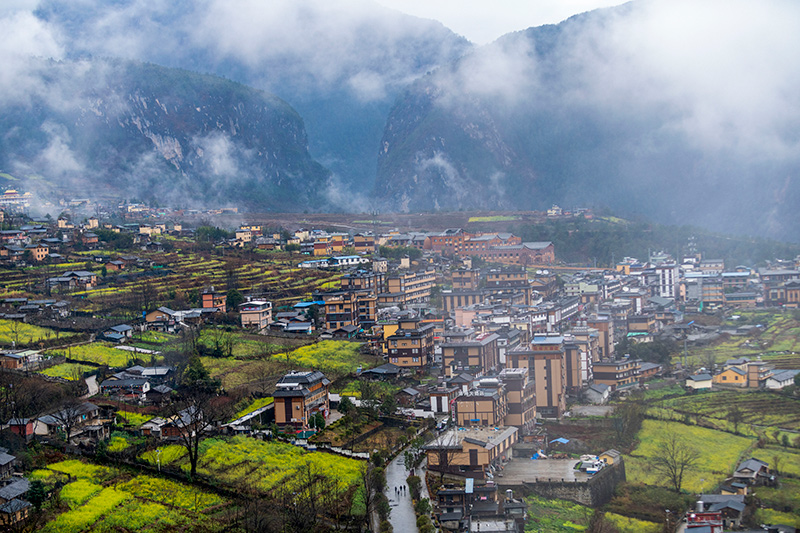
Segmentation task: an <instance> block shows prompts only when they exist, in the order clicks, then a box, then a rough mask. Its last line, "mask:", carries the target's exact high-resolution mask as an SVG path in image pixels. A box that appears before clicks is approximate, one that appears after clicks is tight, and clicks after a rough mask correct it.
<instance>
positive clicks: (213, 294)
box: [200, 287, 228, 313]
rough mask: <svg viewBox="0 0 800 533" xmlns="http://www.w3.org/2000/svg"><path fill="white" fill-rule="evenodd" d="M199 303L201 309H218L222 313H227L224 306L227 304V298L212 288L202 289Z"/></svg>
mask: <svg viewBox="0 0 800 533" xmlns="http://www.w3.org/2000/svg"><path fill="white" fill-rule="evenodd" d="M200 301H201V302H202V306H201V307H202V308H203V309H214V308H216V309H219V311H220V312H222V313H227V312H228V308H227V306H226V305H225V304H226V302H227V297H226V296H225V293H223V292H217V291H215V290H214V287H209V288H207V289H204V290H203V292H202V293H201V294H200Z"/></svg>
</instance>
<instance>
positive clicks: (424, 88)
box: [375, 0, 800, 240]
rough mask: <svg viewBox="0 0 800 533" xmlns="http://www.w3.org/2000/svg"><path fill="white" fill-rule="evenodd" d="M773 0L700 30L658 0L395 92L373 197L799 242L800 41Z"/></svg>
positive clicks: (478, 54)
mask: <svg viewBox="0 0 800 533" xmlns="http://www.w3.org/2000/svg"><path fill="white" fill-rule="evenodd" d="M772 4H774V3H772V2H767V4H764V6H772V7H764V8H763V12H759V16H760V17H762V18H761V19H759V20H763V21H770V23H769V24H767V25H766V26H764V27H761V26H759V24H758V23H757V24H756V26H755V27H754V26H752V25H751V24H750V23H749V21H750V19H749V18H748V16H747V15H746V13H745V12H744V11H743V10H744V8H743V6H741V5H738V4H737V5H736V6H734V9H733V10H732V11H731V12H730V13H727V15H729V17H723V18H717V17H715V16H714V11H713V10H708V11H707V12H705V11H704V12H702V13H698V18H697V20H696V21H695V24H694V25H693V26H691V27H687V26H686V25H685V24H682V22H681V21H683V20H684V19H683V18H681V17H680V16H678V15H679V9H678V7H675V6H676V5H675V4H674V3H671V2H666V1H659V0H653V1H650V2H631V3H629V4H625V5H623V6H620V7H618V8H612V9H608V10H600V11H594V12H590V13H586V14H583V15H579V16H576V17H573V18H571V19H569V20H567V21H565V22H563V23H561V24H559V25H557V26H543V27H539V28H532V29H529V30H525V31H522V32H517V33H513V34H509V35H506V36H504V37H503V38H501V39H499V40H498V41H496V42H495V43H492V44H491V45H488V46H485V47H482V48H480V49H477V50H475V51H474V52H473V53H471V54H469V55H466V56H464V57H463V58H461V59H459V60H458V61H456V62H454V63H452V64H451V65H450V66H448V67H446V68H440V69H439V70H437V71H435V72H433V73H431V74H430V75H428V76H426V77H425V78H424V79H423V80H420V81H418V82H417V83H415V84H414V85H412V86H411V87H410V88H409V89H408V90H407V91H406V92H405V93H404V94H403V95H402V96H401V97H400V98H398V100H397V102H396V103H395V106H394V108H393V109H392V111H391V113H390V115H389V118H388V120H387V124H386V127H385V129H384V134H383V138H382V144H381V148H380V151H379V156H378V175H377V182H376V188H375V193H376V195H377V197H378V199H379V200H380V201H382V202H383V205H384V206H386V208H400V209H403V210H411V211H413V210H418V209H462V208H463V209H469V208H475V207H480V208H515V209H544V208H547V207H549V206H550V205H551V204H552V203H558V204H560V205H567V206H580V205H587V206H596V207H603V206H607V207H611V208H613V209H614V210H615V211H617V212H620V213H625V214H627V215H631V216H635V215H636V214H641V215H644V216H646V217H648V218H651V219H655V220H657V221H662V222H669V223H692V224H698V225H702V226H706V227H710V228H714V229H719V230H723V231H731V232H742V233H751V234H760V235H770V236H772V237H780V238H788V239H791V240H796V239H798V238H800V233H798V229H797V228H798V223H800V215H798V213H797V211H796V209H794V207H793V205H796V204H797V202H798V201H800V184H799V183H798V182H797V180H796V179H795V178H794V176H796V175H797V174H798V172H800V155H798V154H800V152H798V151H797V150H796V134H795V133H793V132H796V131H800V118H798V116H797V114H796V113H793V112H791V111H789V110H792V109H797V106H798V105H800V96H798V95H797V93H796V92H795V93H792V92H791V91H788V92H787V89H788V87H789V85H790V84H791V82H790V80H791V79H792V78H793V77H796V76H797V75H800V69H799V68H798V67H797V65H796V64H793V63H791V62H789V61H788V59H786V58H787V57H788V56H787V52H788V48H787V46H788V43H789V42H790V41H791V42H793V41H800V39H795V37H793V36H794V35H795V34H794V33H792V31H789V28H788V26H785V25H781V24H779V23H778V19H779V18H780V17H776V16H775V15H776V12H774V11H775V10H774V9H773V8H774V7H775V6H773V5H772ZM704 5H705V4H704ZM706 7H708V6H706ZM701 11H702V10H701ZM756 33H757V34H759V35H761V38H762V41H763V43H762V44H761V45H759V46H754V45H752V44H750V45H747V44H746V43H744V42H743V41H742V39H741V37H737V35H742V34H748V35H752V34H756ZM711 35H714V39H715V45H714V48H713V49H711V48H709V47H707V46H706V45H705V44H703V43H706V42H707V39H708V38H709V36H711ZM756 58H758V59H756ZM773 63H779V64H781V65H782V67H781V68H782V69H783V70H781V71H780V72H779V71H775V70H772V69H769V70H763V69H760V67H757V65H761V64H773ZM754 69H755V70H757V71H758V72H759V73H760V74H759V76H758V77H753V75H752V74H753V72H754ZM748 95H750V96H748ZM779 110H783V111H779Z"/></svg>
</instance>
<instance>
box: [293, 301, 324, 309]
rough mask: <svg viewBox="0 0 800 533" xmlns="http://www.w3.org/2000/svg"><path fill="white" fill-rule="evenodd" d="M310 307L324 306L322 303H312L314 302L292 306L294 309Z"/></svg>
mask: <svg viewBox="0 0 800 533" xmlns="http://www.w3.org/2000/svg"><path fill="white" fill-rule="evenodd" d="M312 305H325V302H324V301H314V302H299V303H296V304H294V306H293V307H294V308H295V309H305V308H306V307H311V306H312Z"/></svg>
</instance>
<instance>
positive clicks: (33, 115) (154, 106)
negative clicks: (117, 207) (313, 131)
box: [0, 60, 329, 210]
mask: <svg viewBox="0 0 800 533" xmlns="http://www.w3.org/2000/svg"><path fill="white" fill-rule="evenodd" d="M29 72H31V73H34V74H35V76H36V84H35V85H34V86H35V89H34V90H33V91H32V92H31V93H29V94H28V95H27V99H26V100H25V101H19V100H18V101H16V102H14V101H11V102H6V103H5V105H4V108H3V109H2V118H0V124H1V125H2V127H3V130H4V131H6V132H7V134H6V135H5V138H4V141H3V144H2V145H1V146H0V164H1V165H2V167H3V168H4V169H6V170H10V171H12V172H13V173H14V174H16V175H20V176H40V177H41V178H42V180H43V181H45V182H46V183H48V184H49V186H51V187H54V188H58V189H61V191H62V192H65V191H69V190H70V189H72V195H75V196H84V195H86V196H91V195H92V194H109V195H122V196H127V197H129V198H143V199H149V200H151V201H156V202H160V203H162V204H172V205H186V206H190V205H226V204H228V203H230V204H232V205H239V206H242V207H246V208H251V209H261V210H266V209H282V210H291V209H307V208H308V207H309V205H312V206H313V205H322V202H321V201H320V199H319V198H320V195H321V194H322V193H323V192H324V189H325V187H326V180H327V179H328V176H329V173H328V171H327V170H326V169H325V168H323V167H322V166H321V165H319V164H318V163H316V162H315V161H313V160H312V158H311V157H310V155H309V153H308V141H307V137H306V132H305V129H304V126H303V121H302V119H301V118H300V117H299V116H298V115H297V113H296V112H295V111H294V110H293V109H292V108H291V107H290V106H289V105H288V104H286V103H285V102H283V101H282V100H280V99H278V98H276V97H274V96H271V95H268V94H266V93H264V92H261V91H257V90H254V89H251V88H248V87H245V86H243V85H240V84H237V83H234V82H230V81H227V80H223V79H220V78H215V77H212V76H202V75H198V74H195V73H191V72H188V71H183V70H178V69H169V68H164V67H158V66H155V65H148V64H141V63H133V62H126V61H97V60H95V61H76V62H60V63H58V62H48V63H36V64H35V66H34V67H32V68H31V69H30V71H29ZM90 193H92V194H90ZM67 194H68V195H69V192H67Z"/></svg>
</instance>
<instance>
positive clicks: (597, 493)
mask: <svg viewBox="0 0 800 533" xmlns="http://www.w3.org/2000/svg"><path fill="white" fill-rule="evenodd" d="M623 481H625V462H624V461H623V460H622V458H620V459H619V461H618V462H617V463H615V464H613V465H611V466H607V467H605V468H603V469H602V470H601V471H600V472H598V473H597V474H595V475H594V476H592V477H591V478H590V479H589V481H586V482H569V481H557V480H555V479H554V480H552V481H536V482H534V483H524V484H523V485H522V487H521V488H522V491H523V493H524V494H525V496H529V495H531V494H536V495H537V496H540V497H542V498H557V499H560V500H570V501H573V502H576V503H580V504H583V505H588V506H589V507H599V506H601V505H605V504H606V503H608V502H609V501H611V498H612V497H613V496H614V490H615V489H616V487H617V484H618V483H621V482H623ZM498 485H499V486H500V489H501V490H499V491H498V492H503V491H505V489H507V488H510V489H514V490H519V489H520V487H519V486H505V485H503V481H502V478H500V479H499V480H498Z"/></svg>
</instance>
